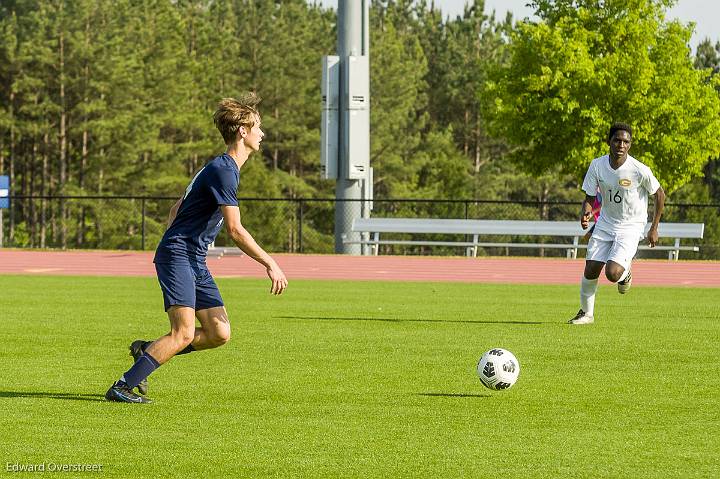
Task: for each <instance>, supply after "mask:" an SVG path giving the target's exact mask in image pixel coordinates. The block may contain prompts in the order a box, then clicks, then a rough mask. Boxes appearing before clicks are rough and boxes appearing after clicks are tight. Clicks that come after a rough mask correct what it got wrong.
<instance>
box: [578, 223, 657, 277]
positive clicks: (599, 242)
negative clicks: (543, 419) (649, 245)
mask: <svg viewBox="0 0 720 479" xmlns="http://www.w3.org/2000/svg"><path fill="white" fill-rule="evenodd" d="M642 237H643V235H642V233H640V232H639V231H618V232H615V233H608V232H607V231H602V230H597V229H596V230H595V231H593V234H592V237H591V238H590V241H589V242H588V248H587V255H586V256H585V259H586V260H589V261H599V262H601V263H607V262H608V261H613V262H615V263H617V264H619V265H620V266H622V267H623V268H625V269H628V267H629V266H630V262H631V261H632V259H633V258H634V257H635V253H637V249H638V243H640V240H641V239H642Z"/></svg>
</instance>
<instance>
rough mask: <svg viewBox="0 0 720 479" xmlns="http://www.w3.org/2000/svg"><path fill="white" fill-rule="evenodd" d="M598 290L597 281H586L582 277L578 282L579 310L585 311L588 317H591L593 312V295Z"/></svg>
mask: <svg viewBox="0 0 720 479" xmlns="http://www.w3.org/2000/svg"><path fill="white" fill-rule="evenodd" d="M597 288H598V279H597V278H595V279H587V278H586V277H585V276H583V279H582V281H581V282H580V309H582V310H583V311H585V314H587V315H588V316H592V315H593V311H595V293H596V292H597Z"/></svg>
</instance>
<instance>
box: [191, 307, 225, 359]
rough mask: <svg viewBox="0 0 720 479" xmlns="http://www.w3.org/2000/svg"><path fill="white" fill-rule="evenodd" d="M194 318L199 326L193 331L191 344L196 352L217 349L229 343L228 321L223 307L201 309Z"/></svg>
mask: <svg viewBox="0 0 720 479" xmlns="http://www.w3.org/2000/svg"><path fill="white" fill-rule="evenodd" d="M195 316H196V317H197V319H198V321H200V325H201V327H200V328H196V329H195V339H193V342H192V345H193V347H194V348H195V349H196V350H201V349H211V348H217V347H220V346H222V345H223V344H225V343H227V342H228V341H230V321H229V320H228V315H227V311H226V310H225V307H224V306H218V307H215V308H207V309H201V310H199V311H197V312H196V313H195Z"/></svg>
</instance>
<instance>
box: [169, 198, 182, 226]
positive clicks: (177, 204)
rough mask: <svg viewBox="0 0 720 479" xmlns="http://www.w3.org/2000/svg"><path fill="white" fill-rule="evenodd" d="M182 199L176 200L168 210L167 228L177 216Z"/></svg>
mask: <svg viewBox="0 0 720 479" xmlns="http://www.w3.org/2000/svg"><path fill="white" fill-rule="evenodd" d="M182 200H183V199H182V198H180V199H179V200H177V201H176V202H175V204H174V205H172V207H171V208H170V214H169V215H168V223H167V227H168V228H170V225H171V224H172V223H173V221H175V217H176V216H177V212H178V210H179V209H180V204H181V203H182Z"/></svg>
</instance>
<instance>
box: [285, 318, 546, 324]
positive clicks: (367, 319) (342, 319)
mask: <svg viewBox="0 0 720 479" xmlns="http://www.w3.org/2000/svg"><path fill="white" fill-rule="evenodd" d="M275 318H276V319H313V320H317V321H382V322H386V323H467V324H543V323H542V322H541V321H479V320H467V321H459V320H454V319H448V320H443V319H398V318H338V317H320V316H275Z"/></svg>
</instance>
